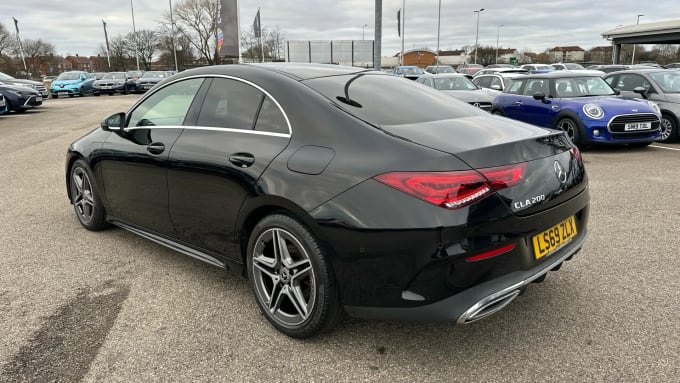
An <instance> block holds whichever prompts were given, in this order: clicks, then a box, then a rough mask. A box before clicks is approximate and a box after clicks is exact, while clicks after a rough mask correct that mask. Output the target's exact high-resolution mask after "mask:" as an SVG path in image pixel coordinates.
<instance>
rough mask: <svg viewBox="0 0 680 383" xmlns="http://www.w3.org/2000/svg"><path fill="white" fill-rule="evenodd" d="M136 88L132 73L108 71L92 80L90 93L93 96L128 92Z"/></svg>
mask: <svg viewBox="0 0 680 383" xmlns="http://www.w3.org/2000/svg"><path fill="white" fill-rule="evenodd" d="M136 90H137V84H136V83H135V80H134V79H133V77H132V75H130V74H129V73H127V72H109V73H106V74H105V75H103V76H102V78H101V79H99V80H97V81H95V82H94V85H93V90H92V93H93V94H94V95H95V96H99V95H101V94H108V95H109V96H110V95H113V94H116V93H122V94H128V93H130V92H134V91H136Z"/></svg>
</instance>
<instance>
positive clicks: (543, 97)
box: [533, 92, 545, 102]
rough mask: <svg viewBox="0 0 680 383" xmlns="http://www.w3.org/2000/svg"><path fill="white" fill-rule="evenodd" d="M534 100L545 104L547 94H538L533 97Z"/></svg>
mask: <svg viewBox="0 0 680 383" xmlns="http://www.w3.org/2000/svg"><path fill="white" fill-rule="evenodd" d="M533 97H534V100H540V101H541V102H545V93H543V92H536V93H534V95H533Z"/></svg>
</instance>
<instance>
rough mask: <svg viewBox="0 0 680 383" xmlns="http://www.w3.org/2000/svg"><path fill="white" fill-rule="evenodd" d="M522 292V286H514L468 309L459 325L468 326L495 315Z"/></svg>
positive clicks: (460, 319) (458, 321)
mask: <svg viewBox="0 0 680 383" xmlns="http://www.w3.org/2000/svg"><path fill="white" fill-rule="evenodd" d="M522 292H523V289H522V286H521V284H520V285H519V286H512V287H510V288H508V289H505V290H503V291H501V292H499V293H497V294H493V295H490V296H488V297H486V298H484V299H482V300H480V301H479V302H477V303H475V304H474V305H472V306H471V307H470V308H469V309H467V310H466V311H465V312H464V313H463V315H461V316H460V317H459V318H458V320H457V323H459V324H468V323H472V322H476V321H478V320H480V319H484V318H486V317H488V316H489V315H492V314H495V313H497V312H498V311H500V310H502V309H503V308H504V307H505V306H507V305H508V304H510V302H512V301H513V300H514V299H515V298H517V297H518V296H519V295H520V294H521V293H522Z"/></svg>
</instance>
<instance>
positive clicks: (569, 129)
mask: <svg viewBox="0 0 680 383" xmlns="http://www.w3.org/2000/svg"><path fill="white" fill-rule="evenodd" d="M557 129H559V130H562V131H564V132H566V133H567V136H568V137H569V139H570V140H572V141H574V138H575V136H576V126H574V123H573V122H571V121H570V120H567V119H564V120H562V121H561V122H560V124H559V125H558V126H557Z"/></svg>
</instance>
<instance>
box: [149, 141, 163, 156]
mask: <svg viewBox="0 0 680 383" xmlns="http://www.w3.org/2000/svg"><path fill="white" fill-rule="evenodd" d="M146 150H148V151H149V153H151V154H161V153H163V151H164V150H165V145H163V143H162V142H154V143H151V144H149V146H147V147H146Z"/></svg>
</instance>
